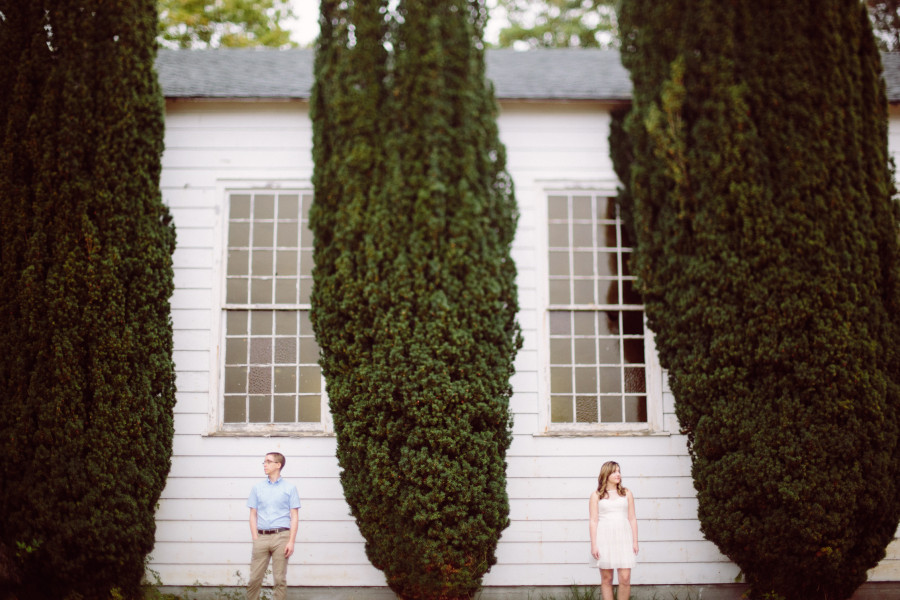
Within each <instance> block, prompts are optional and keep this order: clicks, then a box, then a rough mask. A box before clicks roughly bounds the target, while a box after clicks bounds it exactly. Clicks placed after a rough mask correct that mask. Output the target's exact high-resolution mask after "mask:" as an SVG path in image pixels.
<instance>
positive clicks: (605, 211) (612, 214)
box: [597, 196, 616, 220]
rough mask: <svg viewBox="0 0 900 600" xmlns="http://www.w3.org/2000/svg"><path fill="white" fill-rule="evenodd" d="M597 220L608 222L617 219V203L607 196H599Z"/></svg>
mask: <svg viewBox="0 0 900 600" xmlns="http://www.w3.org/2000/svg"><path fill="white" fill-rule="evenodd" d="M597 218H599V219H607V220H611V219H615V218H616V201H615V200H614V199H612V198H608V197H606V196H597Z"/></svg>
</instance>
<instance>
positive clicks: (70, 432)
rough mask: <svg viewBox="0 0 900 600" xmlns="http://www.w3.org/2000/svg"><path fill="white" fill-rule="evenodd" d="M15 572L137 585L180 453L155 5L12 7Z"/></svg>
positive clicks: (3, 211)
mask: <svg viewBox="0 0 900 600" xmlns="http://www.w3.org/2000/svg"><path fill="white" fill-rule="evenodd" d="M0 12H2V13H3V15H4V18H3V20H2V23H0V60H2V61H3V62H2V70H0V79H2V84H3V85H2V89H0V94H2V97H0V124H2V127H3V129H2V139H0V143H2V145H0V223H2V240H0V243H2V255H0V259H2V260H0V310H2V315H3V316H2V318H0V347H2V350H3V356H4V360H3V361H0V455H2V456H3V457H4V460H3V461H2V464H0V552H2V554H3V555H4V559H5V560H4V561H2V563H0V564H2V565H4V566H5V569H0V579H2V585H3V587H4V588H6V589H7V590H12V591H13V593H14V594H15V597H17V598H19V599H20V600H25V599H28V598H67V597H72V598H76V597H83V598H108V597H109V591H110V590H111V589H113V588H119V589H120V590H121V591H122V592H123V593H125V594H127V595H130V594H134V593H135V591H136V589H137V587H138V585H139V584H140V580H141V578H142V576H143V572H144V559H145V557H146V555H147V554H148V553H149V552H150V550H151V549H152V547H153V543H154V531H155V522H154V513H155V509H156V503H157V500H158V499H159V495H160V493H161V492H162V488H163V485H164V483H165V479H166V475H167V474H168V470H169V464H170V454H171V445H172V435H173V419H172V409H173V406H174V391H175V387H174V369H173V363H172V358H171V354H172V332H171V323H170V317H169V303H168V299H169V296H170V295H171V293H172V290H173V282H172V265H171V254H172V251H173V249H174V231H173V229H172V227H171V225H170V224H169V220H170V219H169V216H168V211H167V209H166V208H165V207H164V206H163V204H162V201H161V195H160V191H159V175H160V155H161V153H162V138H163V99H162V94H161V91H160V88H159V86H158V83H157V80H156V73H155V71H154V58H155V53H156V51H155V42H154V38H155V34H156V10H155V2H154V1H153V0H120V1H118V2H113V3H110V2H103V1H102V0H44V1H34V2H17V1H15V0H2V1H0Z"/></svg>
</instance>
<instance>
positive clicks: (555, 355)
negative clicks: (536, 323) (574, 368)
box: [550, 338, 572, 365]
mask: <svg viewBox="0 0 900 600" xmlns="http://www.w3.org/2000/svg"><path fill="white" fill-rule="evenodd" d="M550 364H551V365H570V364H572V346H571V344H570V343H569V339H568V338H565V339H553V340H550Z"/></svg>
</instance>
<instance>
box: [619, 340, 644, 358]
mask: <svg viewBox="0 0 900 600" xmlns="http://www.w3.org/2000/svg"><path fill="white" fill-rule="evenodd" d="M622 343H623V345H624V346H625V362H627V363H631V364H635V363H643V362H644V340H624V341H623V342H622Z"/></svg>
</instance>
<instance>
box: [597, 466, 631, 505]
mask: <svg viewBox="0 0 900 600" xmlns="http://www.w3.org/2000/svg"><path fill="white" fill-rule="evenodd" d="M616 469H619V471H620V472H621V471H622V469H621V467H619V463H617V462H615V461H612V460H610V461H608V462H605V463H603V466H602V467H600V476H599V477H598V478H597V491H598V492H599V493H600V498H601V499H603V498H605V497H606V483H607V481H609V476H610V475H612V474H613V473H614V472H615V470H616ZM616 491H617V492H619V495H620V496H624V495H625V492H627V491H628V488H625V487H622V481H621V480H619V483H617V484H616Z"/></svg>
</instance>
